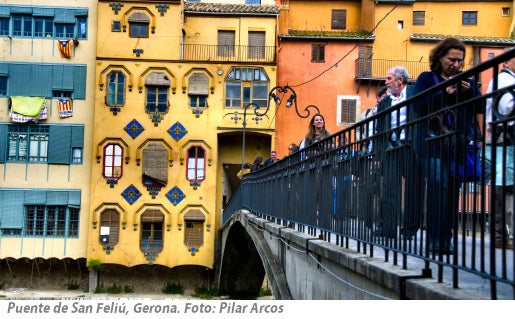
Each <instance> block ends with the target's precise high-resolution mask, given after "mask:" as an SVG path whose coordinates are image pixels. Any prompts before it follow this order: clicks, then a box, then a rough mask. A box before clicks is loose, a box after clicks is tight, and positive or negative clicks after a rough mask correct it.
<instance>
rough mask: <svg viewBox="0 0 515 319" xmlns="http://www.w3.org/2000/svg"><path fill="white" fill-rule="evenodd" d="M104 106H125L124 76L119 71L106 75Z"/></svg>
mask: <svg viewBox="0 0 515 319" xmlns="http://www.w3.org/2000/svg"><path fill="white" fill-rule="evenodd" d="M106 104H107V105H109V106H123V105H124V104H125V75H124V74H123V73H122V72H120V71H113V72H111V73H109V74H108V75H107V100H106Z"/></svg>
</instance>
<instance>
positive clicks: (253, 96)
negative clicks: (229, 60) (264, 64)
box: [225, 67, 270, 108]
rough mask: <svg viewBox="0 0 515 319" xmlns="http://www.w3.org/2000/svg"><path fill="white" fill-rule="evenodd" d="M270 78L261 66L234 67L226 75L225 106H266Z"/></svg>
mask: <svg viewBox="0 0 515 319" xmlns="http://www.w3.org/2000/svg"><path fill="white" fill-rule="evenodd" d="M269 85H270V78H269V77H268V74H266V72H265V70H264V69H263V68H261V67H232V68H231V69H230V70H229V72H227V75H226V77H225V107H227V108H243V107H244V106H245V105H247V104H249V103H254V104H256V105H259V106H260V107H266V106H267V102H268V88H269Z"/></svg>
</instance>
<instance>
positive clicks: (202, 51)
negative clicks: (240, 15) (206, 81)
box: [182, 44, 276, 63]
mask: <svg viewBox="0 0 515 319" xmlns="http://www.w3.org/2000/svg"><path fill="white" fill-rule="evenodd" d="M182 60H184V61H211V62H256V63H258V62H259V63H275V62H276V55H275V46H247V45H207V44H183V45H182Z"/></svg>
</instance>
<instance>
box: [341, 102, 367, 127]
mask: <svg viewBox="0 0 515 319" xmlns="http://www.w3.org/2000/svg"><path fill="white" fill-rule="evenodd" d="M337 98H338V101H337V107H338V109H337V121H338V123H337V124H338V125H348V124H354V123H356V118H357V114H359V110H360V107H361V106H360V97H359V96H346V95H339V96H338V97H337Z"/></svg>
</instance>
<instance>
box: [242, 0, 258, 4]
mask: <svg viewBox="0 0 515 319" xmlns="http://www.w3.org/2000/svg"><path fill="white" fill-rule="evenodd" d="M245 4H261V0H245Z"/></svg>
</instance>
